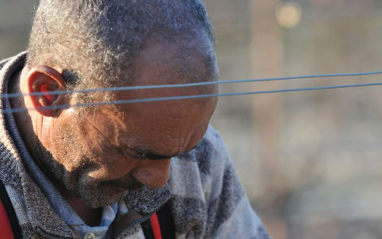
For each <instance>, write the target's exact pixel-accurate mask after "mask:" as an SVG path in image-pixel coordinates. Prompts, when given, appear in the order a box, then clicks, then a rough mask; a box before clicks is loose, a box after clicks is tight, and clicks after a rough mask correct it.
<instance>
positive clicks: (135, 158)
mask: <svg viewBox="0 0 382 239" xmlns="http://www.w3.org/2000/svg"><path fill="white" fill-rule="evenodd" d="M213 45H214V42H213V36H212V28H211V25H210V22H209V20H208V17H207V15H206V12H205V9H204V7H203V5H202V4H201V3H200V2H199V1H197V0H195V1H190V0H162V1H161V0H147V1H143V0H142V1H135V0H124V1H121V0H92V1H90V0H87V1H85V0H83V1H71V0H60V1H56V0H43V1H41V4H40V7H39V9H38V11H37V13H36V20H35V23H34V26H33V30H32V35H31V40H30V47H29V55H28V60H27V66H26V68H25V69H24V71H23V75H22V77H21V82H20V84H21V90H22V92H23V93H33V92H43V93H44V92H46V93H49V92H54V91H61V90H68V89H84V88H103V87H110V86H112V87H118V86H138V85H160V84H176V83H190V82H201V81H214V80H217V79H218V76H219V73H218V69H217V63H216V58H215V55H214V46H213ZM216 92H217V87H215V86H203V87H190V88H173V89H151V90H135V91H118V92H108V93H93V94H76V95H54V96H52V95H49V94H42V95H39V96H33V97H30V98H26V99H25V104H26V107H31V106H32V107H41V106H54V105H60V104H78V103H91V102H100V101H109V100H111V101H118V100H125V99H140V98H153V97H154V98H155V97H168V96H177V95H197V94H211V93H216ZM215 107H216V99H214V98H207V99H188V100H178V101H163V102H148V103H138V104H127V105H112V106H102V107H92V108H91V110H89V108H69V109H46V110H37V111H36V110H32V111H29V115H30V117H31V121H32V124H33V130H34V132H35V134H36V135H37V137H38V140H39V144H40V145H41V146H42V148H43V153H42V155H40V156H41V157H40V159H37V160H39V163H40V164H41V165H42V167H43V168H44V169H45V170H46V171H48V173H50V174H51V175H53V177H54V178H55V180H57V182H59V183H60V184H62V185H64V186H65V188H66V189H67V190H68V191H69V192H71V193H73V194H75V195H77V196H78V197H80V198H81V199H82V200H83V201H84V202H86V203H87V204H88V205H90V206H92V207H100V206H104V205H106V204H109V203H111V202H114V201H116V200H118V199H119V198H120V197H121V196H122V195H123V194H124V193H125V191H126V190H135V189H137V188H139V187H140V186H142V185H146V186H149V187H153V188H158V187H162V186H163V185H164V184H165V183H166V181H167V179H168V174H169V164H170V159H171V157H172V156H174V155H177V154H180V153H182V152H185V151H188V150H190V149H192V148H193V147H194V146H195V145H197V143H198V142H199V141H200V140H201V139H202V137H203V135H204V133H205V131H206V130H207V127H208V123H209V120H210V118H211V116H212V113H213V111H214V109H215Z"/></svg>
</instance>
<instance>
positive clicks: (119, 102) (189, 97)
mask: <svg viewBox="0 0 382 239" xmlns="http://www.w3.org/2000/svg"><path fill="white" fill-rule="evenodd" d="M380 85H382V82H377V83H366V84H352V85H337V86H323V87H308V88H294V89H281V90H267V91H249V92H237V93H221V94H206V95H188V96H172V97H161V98H145V99H133V100H117V101H107V102H95V103H82V104H74V105H57V106H46V107H36V108H29V109H28V108H15V109H3V110H2V112H3V113H5V114H10V113H17V112H22V111H27V110H42V109H64V108H70V107H88V106H102V105H120V104H131V103H143V102H158V101H169V100H185V99H197V98H209V97H222V96H238V95H255V94H270V93H283V92H297V91H313V90H329V89H341V88H354V87H365V86H380Z"/></svg>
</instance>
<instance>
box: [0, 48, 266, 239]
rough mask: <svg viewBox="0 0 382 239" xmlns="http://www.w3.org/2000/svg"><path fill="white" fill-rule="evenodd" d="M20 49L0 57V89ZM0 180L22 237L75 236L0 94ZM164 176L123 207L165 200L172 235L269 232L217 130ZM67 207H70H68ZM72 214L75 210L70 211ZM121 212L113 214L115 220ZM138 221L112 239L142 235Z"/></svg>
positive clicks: (4, 89) (260, 235)
mask: <svg viewBox="0 0 382 239" xmlns="http://www.w3.org/2000/svg"><path fill="white" fill-rule="evenodd" d="M25 58H26V53H21V54H19V55H17V56H15V57H12V58H9V59H6V60H3V61H1V62H0V80H1V82H0V92H1V93H2V94H6V93H8V84H9V81H10V80H12V76H14V75H15V74H17V73H18V72H19V71H20V70H21V69H22V68H23V66H24V63H25ZM0 102H1V104H0V107H1V112H0V180H2V181H3V183H4V185H5V188H6V190H7V193H8V195H9V196H10V198H11V202H12V204H13V207H14V209H15V211H16V215H17V218H18V220H19V224H20V227H21V230H22V234H23V237H24V238H80V237H79V234H78V233H77V232H76V231H75V230H74V229H73V227H71V226H70V225H68V223H67V220H64V219H63V218H62V216H60V215H62V214H61V213H60V210H61V209H62V208H60V207H57V204H56V202H54V199H52V198H49V197H47V195H48V194H50V193H51V192H52V191H54V190H56V189H55V188H54V186H53V185H51V184H49V183H48V184H49V185H48V186H44V187H41V182H45V183H46V182H49V179H47V178H46V176H45V174H44V173H42V172H41V171H40V169H38V168H37V166H36V164H35V163H34V162H33V159H32V158H31V157H30V155H29V153H28V151H27V150H26V147H25V145H24V143H23V140H27V138H28V136H27V135H20V134H19V132H18V130H17V127H16V124H15V122H14V119H13V116H12V114H7V113H4V111H3V110H4V109H10V104H9V101H8V99H6V98H4V99H0ZM170 170H171V172H170V179H169V181H168V183H167V185H166V186H165V187H163V188H161V189H159V190H154V189H150V188H142V189H141V190H138V191H137V192H127V194H126V196H125V197H124V198H122V199H121V200H123V201H124V203H125V205H126V206H127V207H128V211H129V212H131V211H135V212H138V213H140V214H142V215H146V214H150V213H152V212H154V211H156V210H158V208H159V207H161V206H162V205H163V204H164V203H165V202H166V201H168V200H169V202H170V205H171V210H172V211H171V213H172V215H173V219H174V224H175V234H176V238H236V239H239V238H243V239H244V238H245V239H247V238H253V239H268V238H269V236H268V234H267V233H266V231H265V229H264V227H263V226H262V224H261V222H260V220H259V218H258V217H257V215H256V214H255V212H254V211H253V210H252V208H251V206H250V204H249V202H248V199H247V197H246V195H245V192H244V190H243V188H242V186H241V184H240V182H239V180H238V178H237V175H236V173H235V170H234V168H233V166H232V163H231V160H230V158H229V156H228V154H227V150H226V147H225V145H224V143H223V141H222V139H221V138H220V136H219V134H218V133H217V132H216V131H215V130H214V129H213V128H211V127H210V128H209V129H208V131H207V133H206V135H205V137H204V139H203V140H202V141H201V143H200V144H199V145H198V146H197V147H196V148H195V149H193V150H191V151H190V152H187V153H184V154H183V155H181V156H179V157H175V158H173V159H172V162H171V168H170ZM72 211H73V210H72ZM73 213H75V212H74V211H73ZM121 217H123V215H117V217H116V220H118V219H119V218H121ZM142 235H143V234H142V228H141V226H140V224H135V225H134V224H133V225H131V224H130V225H126V226H125V228H123V230H122V231H121V232H120V233H119V235H118V236H117V238H142Z"/></svg>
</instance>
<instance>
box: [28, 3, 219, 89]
mask: <svg viewBox="0 0 382 239" xmlns="http://www.w3.org/2000/svg"><path fill="white" fill-rule="evenodd" d="M195 38H205V39H206V40H207V42H209V43H208V44H210V46H212V49H209V48H208V47H207V48H206V47H203V46H202V47H201V48H204V49H207V50H206V51H205V52H203V54H204V58H205V60H204V66H205V68H207V69H208V68H210V69H211V72H212V71H214V70H216V57H215V53H214V45H215V41H214V34H213V28H212V26H211V22H210V19H209V18H208V16H207V13H206V10H205V7H204V4H203V3H202V2H201V1H200V0H75V1H73V0H41V2H40V6H39V7H38V9H37V12H36V15H35V19H34V24H33V28H32V32H31V37H30V42H29V47H28V52H29V53H28V58H27V65H28V66H29V67H32V66H34V65H38V64H49V65H51V66H58V67H60V68H63V69H64V76H65V78H66V81H67V84H68V85H69V86H70V85H71V86H72V87H73V88H78V85H83V86H87V87H95V86H101V87H104V86H111V85H115V84H116V83H117V84H118V81H117V80H118V79H117V78H120V76H121V75H123V76H126V77H125V79H124V82H128V80H129V79H130V78H131V76H132V74H133V73H132V71H133V70H134V69H133V68H134V67H133V64H134V58H135V57H136V56H137V54H139V51H140V50H141V49H142V48H143V47H144V46H145V44H147V43H150V41H152V40H153V39H154V40H155V39H163V40H165V41H166V42H168V43H170V44H171V43H176V44H180V46H181V47H182V46H183V45H184V46H185V49H187V42H190V41H191V40H192V39H195ZM210 48H211V47H210ZM189 54H192V53H189ZM212 68H214V69H212ZM78 79H80V80H78ZM119 81H120V79H119Z"/></svg>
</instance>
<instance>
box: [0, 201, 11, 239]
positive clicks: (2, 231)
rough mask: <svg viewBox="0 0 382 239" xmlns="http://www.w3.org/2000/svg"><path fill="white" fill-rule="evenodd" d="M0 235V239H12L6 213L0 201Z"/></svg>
mask: <svg viewBox="0 0 382 239" xmlns="http://www.w3.org/2000/svg"><path fill="white" fill-rule="evenodd" d="M0 235H1V238H2V239H14V237H13V232H12V227H11V224H10V223H9V220H8V216H7V212H6V211H5V209H4V206H3V203H2V202H1V201H0Z"/></svg>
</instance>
